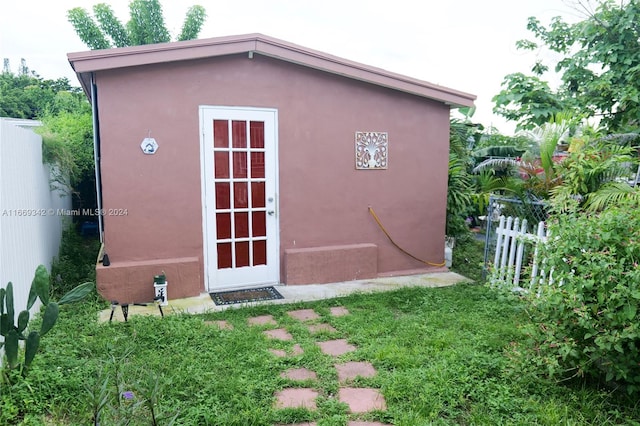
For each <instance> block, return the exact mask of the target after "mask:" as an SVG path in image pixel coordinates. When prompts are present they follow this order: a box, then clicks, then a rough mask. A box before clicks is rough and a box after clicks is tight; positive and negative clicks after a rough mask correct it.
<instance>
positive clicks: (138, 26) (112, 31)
mask: <svg viewBox="0 0 640 426" xmlns="http://www.w3.org/2000/svg"><path fill="white" fill-rule="evenodd" d="M93 13H94V17H95V20H94V19H93V18H92V17H91V16H90V15H89V12H87V10H86V9H83V8H81V7H76V8H74V9H71V10H69V11H68V13H67V18H68V20H69V22H70V23H71V25H73V28H74V29H75V31H76V33H77V34H78V36H79V37H80V39H81V40H82V41H83V42H84V43H85V44H86V45H87V46H88V47H89V48H90V49H92V50H95V49H109V48H111V47H114V46H115V47H125V46H138V45H142V44H152V43H166V42H169V41H171V36H170V35H169V31H168V30H167V27H166V25H165V22H164V17H163V15H162V6H161V5H160V2H159V1H158V0H132V1H131V2H130V3H129V15H130V19H129V22H127V24H126V25H123V24H122V23H121V22H120V21H119V20H118V18H116V16H115V14H114V13H113V9H112V8H111V6H109V5H108V4H105V3H100V4H96V5H95V6H94V7H93ZM206 16H207V14H206V12H205V9H204V8H203V7H202V6H199V5H195V6H191V8H189V10H188V11H187V15H186V17H185V20H184V23H183V25H182V31H181V32H180V34H179V35H178V36H177V38H176V39H177V40H178V41H183V40H192V39H195V38H197V37H198V34H199V33H200V30H201V29H202V25H203V24H204V21H205V19H206ZM96 21H97V22H96Z"/></svg>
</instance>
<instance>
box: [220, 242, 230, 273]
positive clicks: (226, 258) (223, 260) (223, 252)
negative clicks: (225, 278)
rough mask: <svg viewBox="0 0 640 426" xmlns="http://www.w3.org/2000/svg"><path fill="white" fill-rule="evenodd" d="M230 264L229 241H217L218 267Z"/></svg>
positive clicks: (225, 266) (227, 266) (226, 266)
mask: <svg viewBox="0 0 640 426" xmlns="http://www.w3.org/2000/svg"><path fill="white" fill-rule="evenodd" d="M231 266H232V265H231V243H218V269H223V268H231Z"/></svg>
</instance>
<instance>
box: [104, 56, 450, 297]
mask: <svg viewBox="0 0 640 426" xmlns="http://www.w3.org/2000/svg"><path fill="white" fill-rule="evenodd" d="M96 82H97V86H98V96H97V99H98V108H99V121H100V140H101V167H102V194H103V204H104V208H105V209H106V213H107V215H106V216H105V218H104V224H105V249H106V252H107V253H108V254H109V257H110V260H111V263H112V266H115V267H116V268H112V266H110V267H102V266H99V267H98V286H99V288H100V291H101V292H102V293H103V295H105V297H107V298H108V299H114V298H115V299H116V300H117V298H118V297H120V298H121V299H122V298H123V297H124V298H125V299H126V298H129V299H145V298H147V297H148V296H149V295H151V293H150V292H152V287H150V284H149V283H144V282H140V281H143V280H142V279H141V278H140V277H139V276H138V275H136V274H127V273H126V272H122V271H121V272H120V273H119V275H118V277H117V278H116V277H115V274H116V272H110V271H111V269H109V268H112V269H113V270H114V271H115V270H116V269H117V267H121V268H122V267H123V265H124V270H126V269H127V265H132V266H133V265H139V264H140V262H142V263H143V264H145V265H147V266H148V267H149V268H150V269H149V270H154V269H157V270H158V273H159V272H160V270H162V268H163V267H164V266H163V265H165V264H166V265H169V266H168V267H171V264H172V262H174V263H175V261H176V259H182V260H184V259H187V260H185V261H184V262H182V263H180V262H178V263H179V264H180V265H182V266H181V268H182V269H180V268H176V272H175V274H177V275H179V276H178V277H176V278H177V279H174V280H173V281H174V282H176V281H177V282H179V283H180V284H177V283H176V284H177V286H176V287H175V288H173V287H172V288H171V290H172V291H173V294H170V295H169V296H170V297H183V296H188V295H196V294H199V293H201V292H203V291H205V288H204V284H203V282H204V281H203V280H204V277H203V273H204V272H203V241H202V207H201V183H200V179H201V176H200V136H199V129H200V125H199V115H198V107H199V105H225V106H253V107H268V108H277V109H278V117H279V123H278V126H279V140H278V153H279V191H278V193H279V203H280V209H279V220H280V253H281V256H282V259H284V252H285V250H287V249H295V248H312V247H323V246H334V245H336V246H337V245H349V244H360V243H370V244H375V245H376V246H377V268H378V273H379V274H390V273H401V272H402V271H408V270H415V269H419V268H424V267H426V265H424V264H422V263H420V262H417V261H415V260H413V259H411V258H409V257H407V256H406V255H404V254H402V253H401V252H399V251H398V250H397V249H396V248H395V247H393V246H392V245H391V243H389V242H388V240H387V239H386V237H385V236H384V234H383V233H382V231H380V229H379V228H378V226H377V224H376V223H375V221H374V220H373V219H372V218H371V217H370V215H369V213H368V206H372V207H373V208H374V209H375V211H376V213H377V214H378V216H379V217H380V219H381V220H382V221H383V223H384V225H385V226H386V228H387V230H388V231H389V232H390V233H391V235H392V236H393V237H394V239H395V240H396V241H397V242H398V243H399V244H400V245H402V246H403V247H404V248H405V249H406V250H408V251H409V252H411V253H413V254H415V255H416V256H418V257H420V258H423V259H425V260H428V261H431V262H434V263H437V262H441V261H442V260H443V245H444V226H445V205H446V190H447V159H448V130H449V107H448V106H446V105H444V104H442V103H440V102H436V101H430V100H427V99H424V98H420V97H417V96H413V95H410V94H406V93H401V92H397V91H394V90H391V89H387V88H383V87H379V86H374V85H371V84H367V83H361V82H357V81H354V80H352V79H347V78H344V77H340V76H336V75H332V74H328V73H325V72H322V71H317V70H313V69H310V68H307V67H302V66H298V65H293V64H290V63H286V62H283V61H280V60H277V59H272V58H268V57H264V56H260V55H255V56H254V57H253V59H249V58H248V57H247V56H246V55H236V56H227V57H219V58H212V59H206V60H194V61H184V62H174V63H165V64H159V65H150V66H140V67H131V68H123V69H118V70H113V71H101V72H98V73H97V74H96ZM356 131H381V132H388V134H389V168H388V170H366V171H358V170H355V166H354V132H356ZM148 135H151V137H153V138H155V139H156V140H157V142H158V144H159V145H160V148H159V150H158V152H157V153H156V154H155V155H144V154H143V153H142V151H141V150H140V142H141V141H142V140H143V139H144V138H145V137H147V136H148ZM109 209H126V213H127V214H126V215H122V216H115V215H110V214H109ZM131 262H133V263H131ZM149 265H150V266H149ZM285 267H286V264H285V262H284V261H281V268H285ZM180 271H182V272H180ZM285 277H286V274H285V273H284V270H283V271H281V280H285ZM150 278H152V277H150ZM168 278H169V277H168ZM169 279H170V278H169ZM170 280H171V279H170ZM150 288H151V289H150ZM124 293H126V295H125V296H122V294H124ZM132 301H133V300H132Z"/></svg>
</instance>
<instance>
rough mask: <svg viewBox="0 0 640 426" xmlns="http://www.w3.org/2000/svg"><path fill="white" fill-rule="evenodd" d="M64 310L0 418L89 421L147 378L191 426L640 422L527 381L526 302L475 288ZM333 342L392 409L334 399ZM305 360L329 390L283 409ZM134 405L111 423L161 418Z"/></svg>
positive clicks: (1, 400)
mask: <svg viewBox="0 0 640 426" xmlns="http://www.w3.org/2000/svg"><path fill="white" fill-rule="evenodd" d="M331 306H344V307H346V308H347V309H348V310H349V311H350V315H348V316H344V317H331V316H330V315H329V307H331ZM302 307H304V308H313V309H315V310H316V312H317V313H318V314H320V315H321V316H322V319H321V320H320V321H319V322H327V323H330V324H332V325H333V326H334V327H335V328H336V329H337V332H334V333H327V332H324V333H323V334H321V335H320V336H319V337H318V336H311V335H310V334H309V332H308V330H307V328H306V327H304V326H303V325H301V324H300V322H298V321H296V320H293V319H291V318H290V317H289V316H287V315H286V311H287V310H290V309H298V308H302ZM64 308H65V309H63V310H62V312H61V317H60V320H59V323H58V325H57V326H56V328H54V330H52V331H51V332H50V333H49V334H48V335H47V336H45V337H44V338H43V339H42V341H41V347H42V350H41V352H40V353H39V354H38V356H37V357H36V360H35V361H34V365H33V367H32V370H31V371H30V372H29V374H28V375H27V376H26V378H25V379H24V380H23V381H21V382H20V383H19V384H17V385H16V386H14V387H12V388H6V387H4V388H3V389H2V393H1V395H0V424H20V422H21V421H22V424H29V425H37V424H71V425H85V424H91V409H90V400H91V394H94V395H96V394H99V389H100V384H101V383H103V382H104V381H105V379H106V380H108V382H107V383H108V394H109V395H110V398H111V403H110V404H109V405H111V406H117V401H116V400H115V399H114V397H113V395H117V394H118V392H121V391H125V390H133V391H134V393H135V395H136V397H137V398H141V396H142V393H143V392H144V391H149V389H150V388H151V387H152V385H150V384H149V380H148V379H149V378H151V379H152V381H153V379H155V378H157V380H158V383H159V388H160V389H161V390H162V395H161V397H160V398H159V404H158V406H157V407H156V410H157V411H158V412H160V414H161V415H163V416H169V415H172V414H175V413H178V418H177V419H176V422H175V424H180V425H238V426H247V425H273V424H277V423H295V422H302V421H316V422H317V424H318V425H320V426H329V425H332V426H333V425H335V426H337V425H346V422H347V420H353V419H366V420H377V421H382V422H386V423H390V424H394V425H407V426H414V425H428V424H436V425H459V424H469V425H471V424H474V425H475V424H487V425H496V424H498V425H500V424H505V425H506V424H514V425H516V424H517V425H530V424H543V425H557V424H567V425H581V424H585V425H587V424H602V425H606V424H633V422H634V421H635V422H637V421H638V419H639V418H640V407H638V406H636V405H634V402H632V401H630V400H628V399H627V398H626V397H625V396H624V395H616V394H611V393H607V392H606V391H602V390H598V389H595V388H589V387H588V386H586V385H584V384H562V385H561V384H557V383H551V382H546V381H543V380H541V379H536V378H535V377H532V376H531V375H529V374H520V372H519V371H518V368H517V367H516V364H514V363H513V361H512V360H511V358H510V357H508V356H507V354H508V348H509V346H510V343H511V342H518V341H521V340H523V336H522V335H521V332H520V331H519V329H518V327H517V324H518V323H520V322H522V321H524V318H523V316H524V313H523V312H522V311H521V307H520V305H519V304H518V302H517V301H512V300H504V299H501V298H500V296H498V295H496V294H494V293H492V292H490V291H489V290H488V289H487V288H485V287H483V286H478V285H473V284H464V285H457V286H454V287H448V288H439V289H424V288H414V289H402V290H398V291H393V292H389V293H379V294H372V295H352V296H349V297H345V298H340V299H331V300H324V301H319V302H314V303H305V304H302V303H300V304H293V305H268V306H263V307H255V308H243V309H230V310H227V311H224V312H218V313H211V314H204V315H176V316H167V317H165V318H164V319H161V318H157V317H136V316H134V317H131V318H130V321H129V322H128V323H112V324H109V323H106V324H98V323H97V321H96V319H95V318H96V315H95V313H96V308H92V307H91V306H90V305H88V304H85V305H78V306H65V307H64ZM267 313H268V314H271V315H273V316H274V318H275V319H276V320H277V321H278V326H281V327H285V328H286V329H287V330H288V331H289V332H290V333H291V334H292V335H293V336H294V341H293V342H286V341H283V342H273V341H270V340H268V339H267V338H265V336H264V335H263V334H262V331H263V330H264V329H266V328H269V327H266V326H265V327H249V326H248V325H247V318H249V317H251V316H255V315H261V314H267ZM214 319H225V320H227V321H228V322H230V323H231V324H233V326H234V330H230V331H225V330H218V329H217V327H215V326H211V325H207V324H205V321H208V320H214ZM329 338H346V339H348V341H349V342H350V343H351V344H353V345H355V346H357V348H358V349H357V350H356V351H355V352H352V353H349V354H345V355H343V356H341V357H340V360H343V361H346V360H358V361H360V360H362V361H369V362H371V363H372V364H373V365H374V367H375V368H376V369H377V371H378V374H377V376H376V377H373V378H367V379H359V380H358V381H357V386H363V387H364V386H367V387H375V388H378V389H380V390H381V392H382V394H383V395H384V397H385V399H386V402H387V406H388V409H387V411H386V412H373V413H369V414H367V415H360V416H359V417H358V416H355V415H350V414H348V413H347V410H346V406H345V405H343V404H341V403H339V402H338V401H337V399H336V398H335V395H336V393H337V391H338V383H337V375H336V372H335V369H334V368H333V364H334V360H333V359H332V358H331V357H329V356H327V355H324V354H322V353H321V352H320V350H319V349H318V347H317V346H316V345H315V342H316V341H317V340H323V339H329ZM294 343H299V344H300V345H301V346H302V348H303V349H304V354H303V355H299V356H291V357H287V358H277V357H275V356H273V355H271V354H270V353H269V352H268V349H269V348H280V349H290V348H291V346H292V345H293V344H294ZM303 366H304V367H307V368H310V369H312V370H314V371H315V372H316V373H317V374H318V380H317V381H316V382H314V383H306V384H307V385H309V384H311V385H312V386H313V387H314V388H315V389H316V390H318V391H319V393H320V395H321V398H320V400H319V403H318V410H317V411H307V410H304V409H287V410H279V409H275V408H273V403H274V393H275V392H276V391H278V390H280V389H283V388H285V387H288V386H292V385H295V384H294V383H293V382H291V381H289V380H288V379H283V378H280V377H279V374H280V373H281V372H283V371H285V370H286V369H288V368H293V367H303ZM87 388H88V389H87ZM154 395H155V396H158V395H157V394H154ZM133 404H134V403H132V404H131V405H127V403H123V404H122V405H121V406H120V409H119V411H117V412H116V411H110V410H106V409H105V410H104V417H103V422H102V423H101V424H102V425H108V424H126V423H125V422H124V420H123V419H124V418H125V416H124V415H123V413H125V414H126V413H128V417H126V418H129V419H133V420H132V421H131V423H130V424H132V425H144V424H151V422H150V420H149V418H150V411H149V410H148V409H144V408H143V407H138V406H133ZM166 423H167V422H162V421H160V422H158V424H166ZM636 424H638V423H636Z"/></svg>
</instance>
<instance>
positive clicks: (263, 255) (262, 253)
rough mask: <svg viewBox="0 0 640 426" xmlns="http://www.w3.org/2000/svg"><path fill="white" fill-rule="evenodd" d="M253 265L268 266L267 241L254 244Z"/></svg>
mask: <svg viewBox="0 0 640 426" xmlns="http://www.w3.org/2000/svg"><path fill="white" fill-rule="evenodd" d="M253 264H254V265H266V264H267V242H266V241H265V240H262V241H254V242H253Z"/></svg>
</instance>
